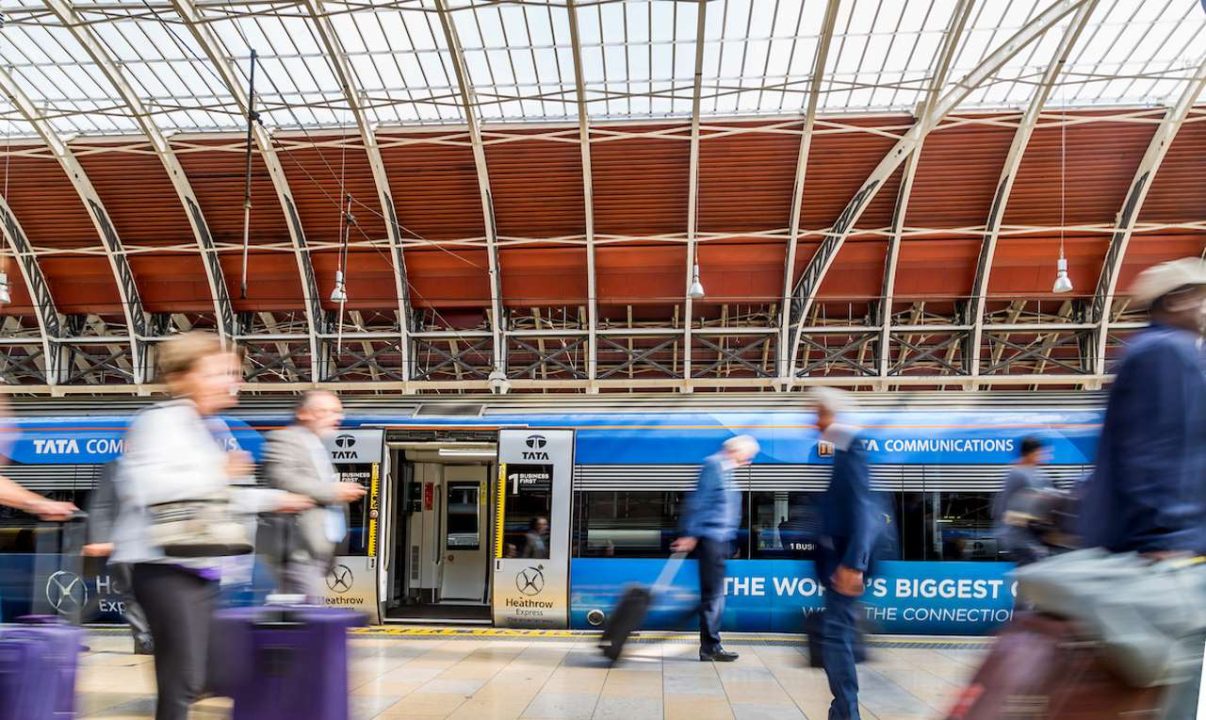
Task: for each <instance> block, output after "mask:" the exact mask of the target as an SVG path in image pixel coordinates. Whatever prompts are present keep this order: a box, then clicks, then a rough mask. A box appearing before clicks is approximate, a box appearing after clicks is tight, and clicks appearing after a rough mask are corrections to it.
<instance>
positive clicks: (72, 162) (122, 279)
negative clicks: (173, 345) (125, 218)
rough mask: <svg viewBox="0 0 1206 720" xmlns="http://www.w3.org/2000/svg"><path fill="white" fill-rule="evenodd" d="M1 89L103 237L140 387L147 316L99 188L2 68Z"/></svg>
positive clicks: (145, 366) (145, 376)
mask: <svg viewBox="0 0 1206 720" xmlns="http://www.w3.org/2000/svg"><path fill="white" fill-rule="evenodd" d="M0 89H2V90H3V92H4V94H5V95H6V96H7V97H8V99H9V101H10V102H11V103H12V104H13V106H15V107H16V108H17V111H18V112H19V113H21V116H22V117H24V118H25V119H26V120H27V121H29V123H30V124H31V125H33V127H34V130H35V131H36V132H37V133H38V135H39V136H40V137H41V138H42V141H43V142H45V143H46V145H47V146H48V147H49V148H50V152H51V154H53V155H54V158H55V160H58V162H59V166H60V167H62V168H63V172H64V173H66V175H67V179H68V180H70V181H71V185H72V187H74V188H75V192H76V194H78V195H79V197H80V202H81V203H83V205H84V208H85V209H86V210H87V212H88V218H89V219H90V220H92V225H93V226H94V227H95V228H96V232H97V234H98V235H99V236H100V240H101V246H102V247H103V248H104V251H105V256H106V257H108V258H109V267H110V269H111V270H112V271H113V277H114V279H115V280H116V283H117V293H118V297H120V298H121V308H122V314H123V316H124V317H125V320H126V339H127V342H128V344H129V346H130V357H131V359H132V362H133V379H134V382H135V383H136V384H140V383H144V382H147V381H149V380H150V375H151V368H150V358H149V357H148V355H147V348H146V345H145V343H144V339H145V338H146V336H147V316H146V312H145V311H144V310H143V307H142V298H141V296H140V295H139V292H138V285H137V284H136V283H135V282H134V272H133V271H132V270H131V269H130V263H129V261H128V260H127V259H126V253H125V248H124V246H123V245H122V242H121V237H120V236H119V235H118V234H117V229H116V228H115V227H113V222H112V221H111V220H110V219H109V213H108V212H107V211H106V210H105V204H104V203H103V202H101V199H100V195H98V194H97V192H96V188H95V187H93V185H92V182H91V181H90V180H89V179H88V174H87V173H86V172H84V166H83V165H81V164H80V161H79V159H77V158H76V156H75V153H74V152H73V151H72V150H71V148H70V146H68V145H67V141H66V139H64V138H63V137H62V136H61V135H59V134H58V132H57V131H56V130H55V129H54V127H53V126H52V125H51V124H50V121H49V120H47V119H46V118H45V117H43V116H42V113H41V112H39V111H38V109H37V108H36V107H35V106H34V104H33V101H32V100H31V99H30V97H29V96H28V95H26V94H25V91H24V90H22V89H21V88H20V87H18V86H17V83H16V81H15V79H14V78H13V76H12V75H11V74H10V73H9V71H8V69H7V68H0Z"/></svg>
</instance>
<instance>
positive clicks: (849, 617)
mask: <svg viewBox="0 0 1206 720" xmlns="http://www.w3.org/2000/svg"><path fill="white" fill-rule="evenodd" d="M859 607H860V606H859V602H858V598H852V597H848V596H846V595H843V594H841V593H839V592H837V591H836V590H834V589H833V588H828V587H827V588H825V614H824V615H822V616H821V658H822V659H823V660H824V661H825V675H826V677H828V679H829V692H831V693H833V703H832V704H831V705H830V706H829V720H860V718H859V714H858V673H857V672H856V671H855V669H854V642H855V633H856V632H857V622H858V611H859Z"/></svg>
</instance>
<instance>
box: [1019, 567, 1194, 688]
mask: <svg viewBox="0 0 1206 720" xmlns="http://www.w3.org/2000/svg"><path fill="white" fill-rule="evenodd" d="M1015 577H1016V578H1017V581H1018V594H1019V596H1020V597H1021V598H1023V599H1024V600H1026V601H1027V602H1029V603H1031V604H1032V605H1033V606H1034V607H1035V608H1036V609H1037V610H1039V611H1041V612H1044V613H1048V614H1051V615H1055V616H1057V617H1062V618H1067V619H1069V620H1072V621H1074V622H1076V624H1077V625H1078V626H1079V627H1081V628H1083V629H1084V630H1085V631H1086V633H1087V635H1088V636H1089V638H1090V639H1092V640H1095V641H1097V642H1099V643H1100V645H1101V654H1102V659H1103V660H1104V661H1105V662H1106V663H1107V665H1109V667H1110V668H1111V669H1112V670H1113V671H1114V672H1116V673H1117V674H1118V675H1119V676H1120V677H1121V678H1122V679H1124V680H1125V681H1126V682H1127V683H1128V684H1130V685H1131V686H1132V687H1156V686H1161V685H1173V684H1177V683H1179V682H1184V681H1186V680H1188V679H1190V677H1191V676H1192V675H1193V674H1195V673H1196V672H1197V671H1198V668H1200V664H1199V663H1200V661H1201V657H1202V646H1201V643H1200V641H1197V640H1196V638H1199V637H1200V636H1201V634H1202V633H1203V632H1204V631H1206V563H1202V562H1201V561H1200V559H1194V558H1191V559H1173V560H1165V561H1160V562H1153V561H1151V560H1149V559H1147V558H1144V557H1142V556H1140V555H1136V554H1134V553H1122V554H1111V553H1108V552H1105V551H1104V550H1100V549H1088V550H1078V551H1076V552H1071V553H1068V554H1066V555H1057V556H1055V557H1052V558H1048V559H1046V560H1042V561H1040V562H1037V563H1034V564H1032V565H1027V566H1025V567H1021V568H1018V569H1017V571H1016V575H1015Z"/></svg>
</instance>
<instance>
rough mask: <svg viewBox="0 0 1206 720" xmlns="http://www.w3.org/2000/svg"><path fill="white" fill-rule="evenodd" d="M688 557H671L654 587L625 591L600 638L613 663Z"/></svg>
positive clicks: (632, 587) (636, 587)
mask: <svg viewBox="0 0 1206 720" xmlns="http://www.w3.org/2000/svg"><path fill="white" fill-rule="evenodd" d="M686 556H687V554H686V553H675V554H673V555H671V556H670V559H669V560H667V561H666V564H665V566H663V567H662V571H661V572H660V573H659V574H658V576H657V580H656V581H654V583H653V586H652V587H646V586H644V585H631V586H629V587H628V588H627V589H625V590H624V594H623V595H621V596H620V602H619V603H617V604H616V608H615V610H612V611H611V615H609V616H608V618H607V624H606V625H604V626H603V636H602V637H600V638H599V648H600V649H601V650H602V651H603V656H604V657H606V658H607V659H608V660H610V661H612V662H615V661H616V660H618V659H619V658H620V653H622V652H623V651H624V643H626V642H628V637H629V636H630V635H632V633H633V632H635V631H636V630H637V629H638V628H640V626H641V623H643V622H644V621H645V616H646V615H648V614H649V606H650V605H652V604H653V596H654V594H655V593H658V592H663V591H664V590H665V589H666V587H667V586H668V585H669V584H670V583H671V582H673V580H674V576H675V575H677V574H678V571H679V568H681V567H682V564H683V558H685V557H686Z"/></svg>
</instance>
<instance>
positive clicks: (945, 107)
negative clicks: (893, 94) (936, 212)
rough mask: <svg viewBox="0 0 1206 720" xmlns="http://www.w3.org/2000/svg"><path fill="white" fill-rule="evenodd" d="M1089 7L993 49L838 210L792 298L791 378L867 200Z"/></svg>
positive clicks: (1059, 7)
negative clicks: (1017, 61) (932, 136)
mask: <svg viewBox="0 0 1206 720" xmlns="http://www.w3.org/2000/svg"><path fill="white" fill-rule="evenodd" d="M1090 1H1091V0H1056V2H1053V3H1052V4H1051V6H1050V7H1048V8H1047V9H1046V10H1044V11H1043V12H1042V13H1039V15H1038V16H1036V17H1035V18H1034V19H1033V20H1031V21H1030V22H1028V23H1027V24H1026V25H1025V26H1023V27H1022V28H1021V29H1020V30H1018V32H1017V33H1015V34H1014V35H1013V36H1012V37H1010V38H1009V39H1008V40H1006V41H1005V42H1004V43H1003V44H1002V45H1000V46H999V47H997V48H995V49H994V50H993V51H992V52H991V53H989V54H988V56H987V57H985V58H984V59H983V60H982V61H981V62H980V64H978V65H977V66H976V67H975V68H974V69H973V70H972V71H971V72H970V73H968V74H967V75H966V76H964V78H963V79H962V80H960V81H959V82H957V83H955V85H954V87H952V88H951V89H950V90H948V91H947V92H946V93H945V94H944V95H942V97H941V99H940V100H939V101H938V102H936V103H934V105H933V107H932V108H931V109H930V112H929V113H928V114H926V115H925V116H923V117H921V118H919V119H918V121H917V122H916V123H915V124H914V125H913V126H911V127H910V128H909V129H908V130H907V131H906V132H905V134H904V135H903V136H902V137H901V138H900V139H899V140H898V141H897V142H896V145H895V146H894V147H893V148H892V150H890V151H889V152H888V154H887V155H885V156H884V158H883V160H881V161H880V162H879V164H878V165H877V166H876V167H875V169H874V170H873V171H872V172H871V174H870V175H869V176H868V177H867V179H866V180H865V181H864V182H863V184H862V186H861V187H860V188H859V190H858V192H856V193H855V194H854V196H853V197H852V198H851V199H850V201H849V202H848V203H847V204H846V207H845V209H844V210H842V213H841V215H840V216H838V219H837V221H836V222H834V224H833V226H832V227H830V229H829V230H828V231H827V232H826V233H825V239H824V240H823V241H822V242H821V246H820V247H819V248H818V249H817V252H816V254H815V255H813V257H812V259H811V260H809V262H808V267H806V268H805V269H804V275H803V276H802V277H801V278H800V282H799V283H797V284H796V287H795V290H794V292H793V296H792V313H793V315H794V316H795V324H796V327H797V330H796V332H795V335H794V337H793V339H792V353H791V366H790V371H791V373H790V374H791V376H792V377H794V376H795V356H796V349H797V348H798V347H799V344H800V332H799V328H800V327H802V326H803V324H804V321H805V318H807V317H808V311H809V310H810V309H811V308H812V303H813V301H814V299H815V297H816V292H817V290H818V289H819V288H820V286H821V284H822V282H823V281H824V279H825V274H826V273H827V272H828V271H829V267H830V266H831V265H832V264H833V261H834V259H835V258H836V257H837V253H838V251H839V250H840V249H841V247H842V245H843V244H844V243H845V241H846V238H847V236H849V234H850V231H851V230H852V229H853V228H854V225H855V223H857V222H858V219H859V217H860V216H861V215H862V213H863V211H864V210H866V208H867V205H868V204H869V203H870V202H871V199H872V198H874V197H875V194H876V193H877V192H878V191H879V189H880V188H881V187H882V186H883V184H884V183H885V182H886V181H887V180H888V178H890V177H891V176H892V174H893V173H894V172H895V171H896V168H898V167H900V164H901V163H902V162H904V161H905V159H906V158H908V156H909V154H910V153H912V152H913V150H914V149H916V147H917V144H918V143H919V142H920V141H921V139H922V138H924V137H925V136H926V135H928V134H929V133H930V132H931V131H932V130H933V129H934V128H936V127H937V126H938V124H939V122H941V120H942V119H943V118H944V117H946V116H947V114H949V113H950V112H951V111H952V110H954V109H955V107H957V106H958V105H959V103H961V102H962V101H963V100H964V99H965V98H966V97H967V96H968V95H970V94H971V93H972V91H974V90H975V89H976V88H978V87H979V86H980V85H982V84H983V83H984V82H985V81H987V80H988V79H989V78H990V77H992V76H993V75H994V74H995V73H996V72H997V71H998V70H1000V68H1001V67H1002V66H1004V65H1005V63H1006V62H1008V61H1009V59H1010V58H1012V57H1013V56H1014V55H1016V54H1018V53H1019V52H1020V51H1021V50H1022V48H1024V47H1026V46H1027V45H1029V44H1030V43H1031V42H1033V41H1034V40H1035V39H1036V38H1038V37H1040V36H1042V35H1043V33H1045V32H1046V31H1047V30H1048V29H1050V28H1051V27H1053V26H1054V25H1055V24H1056V23H1058V22H1059V21H1060V20H1062V19H1063V18H1064V17H1066V16H1067V15H1068V14H1069V13H1071V12H1072V11H1074V10H1076V9H1078V8H1079V7H1080V6H1082V5H1084V4H1085V3H1086V2H1090Z"/></svg>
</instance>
